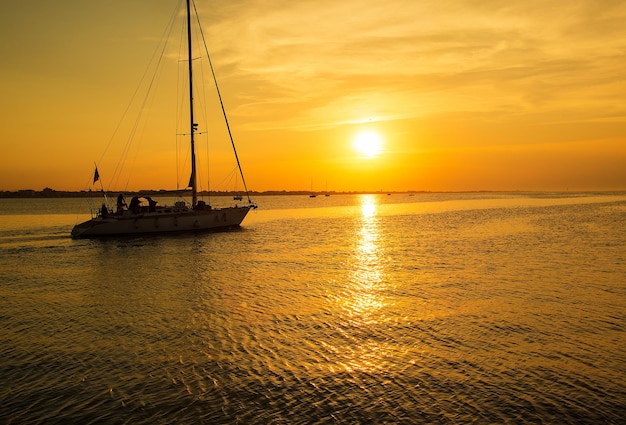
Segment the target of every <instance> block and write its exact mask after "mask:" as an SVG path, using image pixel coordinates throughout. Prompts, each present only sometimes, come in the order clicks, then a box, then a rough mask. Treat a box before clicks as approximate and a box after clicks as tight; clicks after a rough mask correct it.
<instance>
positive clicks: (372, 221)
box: [338, 195, 393, 373]
mask: <svg viewBox="0 0 626 425" xmlns="http://www.w3.org/2000/svg"><path fill="white" fill-rule="evenodd" d="M360 202H361V205H360V209H361V215H360V218H359V220H358V221H357V228H356V229H355V230H356V232H355V235H356V236H355V246H354V253H353V256H352V258H351V260H350V261H351V263H352V264H351V267H349V270H350V272H349V275H348V277H347V282H346V287H345V288H344V292H343V294H342V296H341V297H340V298H339V299H338V304H339V310H340V314H341V315H342V316H343V317H342V319H343V320H342V321H343V322H345V323H347V324H348V330H347V332H350V336H351V338H350V339H351V344H349V345H348V346H347V347H345V348H344V350H343V356H344V360H345V364H344V367H345V368H346V369H347V370H348V371H363V372H370V373H371V372H374V371H381V370H384V369H385V368H386V367H387V366H388V364H387V363H388V362H386V361H385V357H386V356H387V355H388V354H389V352H390V351H393V347H391V346H390V345H389V343H388V342H387V341H385V340H383V339H381V338H371V337H368V338H360V337H359V336H362V335H364V334H367V335H371V331H372V329H375V328H378V327H379V326H381V325H384V322H385V321H386V320H387V319H388V317H387V314H386V311H385V309H386V307H387V305H388V303H389V300H388V299H387V296H386V295H385V293H386V291H387V289H388V288H387V284H388V279H386V272H385V243H386V241H385V240H384V235H383V234H382V233H381V230H380V227H379V217H378V214H377V213H378V207H379V205H378V197H377V196H375V195H361V198H360Z"/></svg>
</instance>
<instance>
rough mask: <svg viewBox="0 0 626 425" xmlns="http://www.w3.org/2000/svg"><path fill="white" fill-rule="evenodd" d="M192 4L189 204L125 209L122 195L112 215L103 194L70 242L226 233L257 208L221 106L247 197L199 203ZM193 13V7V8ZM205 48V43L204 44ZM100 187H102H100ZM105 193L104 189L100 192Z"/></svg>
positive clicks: (139, 201)
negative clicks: (228, 203) (223, 202)
mask: <svg viewBox="0 0 626 425" xmlns="http://www.w3.org/2000/svg"><path fill="white" fill-rule="evenodd" d="M191 2H193V0H186V3H185V4H186V8H185V9H186V25H187V53H188V56H187V61H188V76H189V78H188V95H189V99H188V101H189V118H190V121H189V135H188V136H189V138H190V153H191V176H190V178H189V185H188V186H187V187H191V203H187V202H185V201H182V200H181V201H177V202H175V204H174V205H173V206H159V205H158V202H157V201H155V200H153V199H152V198H151V197H149V196H134V197H133V198H132V200H131V202H130V204H129V205H126V202H125V199H124V197H123V195H122V194H120V195H119V196H118V198H117V208H116V210H115V211H113V210H112V209H111V208H109V206H108V205H107V198H106V194H104V199H103V202H102V205H101V207H100V208H99V209H97V210H95V212H94V211H92V218H91V219H90V220H87V221H85V222H83V223H80V224H77V225H75V226H74V228H73V229H72V232H71V236H72V237H73V238H94V237H103V236H113V235H137V234H156V233H159V234H160V233H174V232H176V233H179V232H197V231H203V230H226V229H231V228H235V227H238V226H239V225H240V224H241V222H242V221H243V219H244V218H245V217H246V215H247V214H248V212H249V211H250V210H251V209H254V208H256V205H255V204H254V203H253V202H252V200H251V199H250V196H249V193H248V190H247V187H246V183H245V179H244V177H243V171H242V169H241V164H240V163H239V157H238V156H237V150H236V149H235V144H234V141H233V139H232V135H231V134H230V127H229V126H228V119H227V118H226V111H225V110H224V107H223V104H222V112H223V113H224V119H225V121H226V124H227V128H228V132H229V135H230V136H231V142H232V143H231V144H232V147H233V152H234V155H235V159H236V162H237V169H238V172H239V174H240V175H241V179H242V182H243V185H244V188H245V192H246V195H247V197H248V203H247V205H234V206H231V207H226V208H212V207H211V206H210V205H207V204H206V203H205V202H204V201H199V200H198V186H197V177H196V152H195V139H194V135H195V133H196V132H197V131H198V124H197V123H196V122H195V120H194V104H193V94H194V87H193V82H194V79H193V54H192V47H193V46H192V29H191V22H192V20H191V6H190V4H191ZM193 9H194V10H196V8H195V4H194V8H193ZM198 37H199V38H201V39H202V40H203V41H204V35H203V34H202V32H201V31H199V32H198ZM204 44H205V46H204V47H205V48H206V41H204ZM209 66H210V69H211V72H213V66H212V64H211V62H210V59H209ZM213 77H214V81H215V84H216V90H217V93H218V96H219V97H220V100H221V95H220V93H219V87H217V80H216V79H215V75H213ZM99 179H100V175H99V172H98V166H97V164H96V168H95V172H94V178H93V183H94V184H95V183H96V182H97V181H98V180H99ZM100 184H102V183H100ZM102 192H104V188H103V190H102ZM233 199H234V200H238V201H240V200H242V199H243V198H242V196H241V195H237V196H235V197H233Z"/></svg>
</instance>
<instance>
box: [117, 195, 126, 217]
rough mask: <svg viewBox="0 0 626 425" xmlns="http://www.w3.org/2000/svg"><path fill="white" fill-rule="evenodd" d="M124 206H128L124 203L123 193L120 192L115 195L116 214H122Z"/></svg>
mask: <svg viewBox="0 0 626 425" xmlns="http://www.w3.org/2000/svg"><path fill="white" fill-rule="evenodd" d="M124 207H126V208H128V205H126V200H125V199H124V195H122V194H121V193H120V194H119V195H118V196H117V214H118V215H122V213H123V212H124Z"/></svg>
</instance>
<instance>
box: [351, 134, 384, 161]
mask: <svg viewBox="0 0 626 425" xmlns="http://www.w3.org/2000/svg"><path fill="white" fill-rule="evenodd" d="M352 147H354V149H355V150H356V151H357V152H358V153H360V154H361V155H363V156H365V157H367V158H374V157H375V156H378V155H379V154H380V153H381V152H382V150H383V139H382V137H380V134H378V133H376V132H375V131H371V130H365V131H361V132H360V133H358V134H357V135H356V136H355V137H354V141H353V143H352Z"/></svg>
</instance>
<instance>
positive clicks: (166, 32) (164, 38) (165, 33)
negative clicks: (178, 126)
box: [98, 0, 182, 188]
mask: <svg viewBox="0 0 626 425" xmlns="http://www.w3.org/2000/svg"><path fill="white" fill-rule="evenodd" d="M180 1H182V0H179V3H178V5H176V7H175V8H174V9H173V12H172V13H171V14H170V19H169V22H168V24H167V25H166V27H165V30H164V31H163V34H162V35H161V40H160V42H159V44H158V45H157V48H156V49H155V50H154V52H153V53H152V57H151V58H150V60H149V61H148V65H147V66H146V69H145V70H144V72H143V74H142V76H141V78H140V80H139V83H138V84H137V87H136V89H135V91H134V93H133V95H132V96H131V99H130V101H129V103H128V105H127V106H126V109H125V110H124V113H123V114H122V118H121V119H120V121H119V123H118V124H117V126H116V128H115V130H114V132H113V135H112V136H111V138H110V139H109V141H108V143H107V145H106V147H105V150H104V152H103V153H102V155H101V157H100V159H99V161H98V162H99V163H100V162H102V160H103V158H104V156H105V154H106V152H107V151H108V149H109V147H110V145H111V143H112V141H113V140H114V139H115V136H116V135H117V133H118V131H119V130H120V127H121V126H122V123H123V122H124V121H125V118H126V116H127V115H128V112H129V110H130V108H131V106H132V105H133V104H134V103H135V99H136V98H137V95H138V93H139V91H140V89H141V87H142V86H143V83H144V81H145V80H146V77H147V75H148V71H149V70H150V69H151V68H152V65H151V64H152V63H154V60H155V57H156V56H157V53H158V52H159V48H158V47H159V46H161V44H163V49H161V54H160V57H159V62H158V63H159V64H160V62H161V60H162V58H163V51H164V50H165V47H166V46H167V40H168V38H169V37H170V34H171V32H172V28H173V25H174V22H175V20H176V16H177V15H178V13H177V12H178V10H179V9H180ZM156 67H157V69H158V68H159V65H158V64H157V65H156ZM155 73H156V72H155ZM153 80H154V75H153ZM150 87H152V84H151V85H150ZM149 92H150V88H149V89H148V93H149ZM146 97H147V96H146ZM144 105H145V99H144ZM140 117H141V115H140ZM140 117H139V118H138V119H137V121H139V119H140ZM136 126H137V124H135V126H134V129H133V131H132V134H133V135H134V133H135V129H136ZM132 138H133V136H132V135H131V136H130V137H129V139H128V140H127V141H126V144H125V147H124V149H123V150H122V155H121V158H122V159H121V160H120V161H118V163H117V165H116V167H115V170H114V171H113V176H114V177H113V178H111V183H110V184H109V188H111V186H113V185H117V182H118V181H119V178H120V175H121V171H119V170H120V168H121V163H122V162H123V159H125V158H126V155H127V153H128V150H129V148H130V144H131V142H132ZM127 185H128V182H127Z"/></svg>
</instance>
